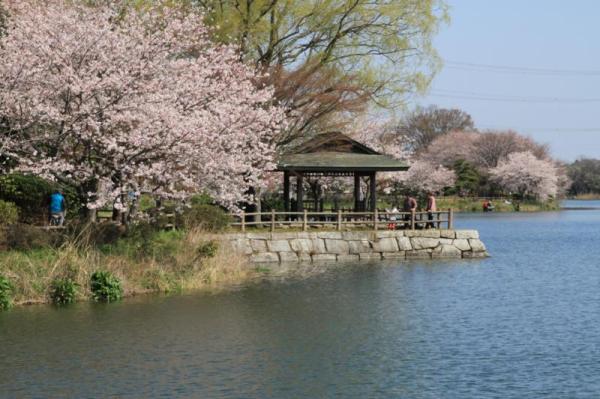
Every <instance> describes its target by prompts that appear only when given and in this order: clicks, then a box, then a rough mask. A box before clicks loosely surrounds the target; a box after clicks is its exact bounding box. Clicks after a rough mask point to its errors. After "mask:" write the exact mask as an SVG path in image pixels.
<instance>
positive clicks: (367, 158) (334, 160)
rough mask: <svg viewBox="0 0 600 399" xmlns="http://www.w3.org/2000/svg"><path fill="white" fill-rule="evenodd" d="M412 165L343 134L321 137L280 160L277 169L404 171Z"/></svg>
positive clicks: (309, 141)
mask: <svg viewBox="0 0 600 399" xmlns="http://www.w3.org/2000/svg"><path fill="white" fill-rule="evenodd" d="M407 169H408V165H407V164H406V163H404V162H402V161H399V160H397V159H394V158H392V157H391V156H389V155H384V154H381V153H379V152H377V151H375V150H373V149H372V148H369V147H367V146H366V145H364V144H362V143H359V142H358V141H356V140H354V139H352V138H350V137H348V136H346V135H345V134H342V133H339V132H331V133H324V134H320V135H318V136H316V137H314V138H313V139H310V140H308V141H306V142H304V143H302V144H301V145H299V146H298V147H296V148H294V149H292V150H290V151H289V152H287V153H285V154H283V155H281V156H280V157H279V162H278V165H277V170H279V171H305V172H377V171H402V170H407Z"/></svg>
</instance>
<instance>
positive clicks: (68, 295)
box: [50, 278, 79, 305]
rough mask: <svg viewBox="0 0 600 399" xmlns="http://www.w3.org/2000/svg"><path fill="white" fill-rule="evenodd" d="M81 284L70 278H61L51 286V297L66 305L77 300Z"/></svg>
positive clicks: (57, 302)
mask: <svg viewBox="0 0 600 399" xmlns="http://www.w3.org/2000/svg"><path fill="white" fill-rule="evenodd" d="M78 287H79V285H78V284H77V283H76V282H75V281H73V280H72V279H70V278H60V279H56V280H54V281H53V282H52V285H51V286H50V299H52V302H53V303H55V304H56V305H65V304H68V303H73V302H75V298H76V297H77V289H78Z"/></svg>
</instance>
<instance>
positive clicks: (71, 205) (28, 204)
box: [0, 174, 83, 223]
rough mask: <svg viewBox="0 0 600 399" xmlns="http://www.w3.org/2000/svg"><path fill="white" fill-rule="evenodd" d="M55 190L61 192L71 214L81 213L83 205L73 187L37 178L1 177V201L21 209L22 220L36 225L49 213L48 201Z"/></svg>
mask: <svg viewBox="0 0 600 399" xmlns="http://www.w3.org/2000/svg"><path fill="white" fill-rule="evenodd" d="M54 190H60V191H61V192H62V194H63V195H64V197H65V200H66V202H67V208H68V210H69V214H76V213H78V212H80V211H81V209H82V208H83V204H82V201H81V199H80V198H79V195H78V194H77V190H75V189H74V188H73V187H69V186H66V185H61V184H57V183H52V182H49V181H47V180H44V179H42V178H40V177H37V176H32V175H22V174H10V175H5V176H0V200H4V201H9V202H13V203H15V204H16V205H17V206H18V207H19V211H20V212H19V216H20V220H21V221H22V222H24V223H36V222H38V223H39V222H40V221H41V220H42V219H43V216H44V215H45V214H46V213H47V208H48V199H49V197H50V194H52V193H53V192H54Z"/></svg>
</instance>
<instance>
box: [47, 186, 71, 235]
mask: <svg viewBox="0 0 600 399" xmlns="http://www.w3.org/2000/svg"><path fill="white" fill-rule="evenodd" d="M66 211H67V203H66V201H65V197H64V196H63V195H62V194H61V192H60V191H58V190H56V191H54V193H52V194H51V195H50V222H52V221H53V220H54V219H56V220H58V226H62V225H63V224H64V223H65V213H66Z"/></svg>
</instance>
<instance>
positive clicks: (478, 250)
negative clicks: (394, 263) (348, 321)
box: [222, 230, 488, 263]
mask: <svg viewBox="0 0 600 399" xmlns="http://www.w3.org/2000/svg"><path fill="white" fill-rule="evenodd" d="M222 238H223V239H224V240H225V241H227V242H228V243H229V244H230V245H231V247H232V249H233V250H234V251H236V252H238V253H241V254H244V255H247V256H249V257H250V259H251V261H252V262H255V263H267V262H318V261H354V260H377V259H444V258H447V259H458V258H484V257H487V256H488V253H487V251H486V248H485V245H484V244H483V242H481V240H480V239H479V233H478V232H477V231H476V230H405V231H377V232H375V231H343V232H342V231H327V232H325V231H323V232H275V233H235V234H226V235H223V236H222Z"/></svg>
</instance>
